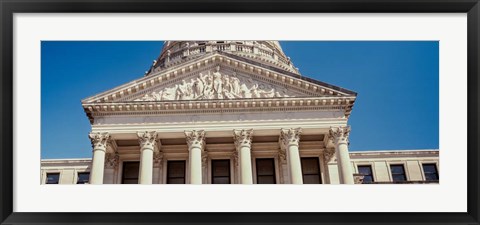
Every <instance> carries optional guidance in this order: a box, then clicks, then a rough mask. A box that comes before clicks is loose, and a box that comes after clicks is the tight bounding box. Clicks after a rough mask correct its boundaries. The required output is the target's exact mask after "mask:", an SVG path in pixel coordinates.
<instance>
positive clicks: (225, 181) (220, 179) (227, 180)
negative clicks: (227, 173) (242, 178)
mask: <svg viewBox="0 0 480 225" xmlns="http://www.w3.org/2000/svg"><path fill="white" fill-rule="evenodd" d="M213 183H214V184H230V177H214V178H213Z"/></svg>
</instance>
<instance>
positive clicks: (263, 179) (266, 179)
mask: <svg viewBox="0 0 480 225" xmlns="http://www.w3.org/2000/svg"><path fill="white" fill-rule="evenodd" d="M257 184H275V177H274V176H257Z"/></svg>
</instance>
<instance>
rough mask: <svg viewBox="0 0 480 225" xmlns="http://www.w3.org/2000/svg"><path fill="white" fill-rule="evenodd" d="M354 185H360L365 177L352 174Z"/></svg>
mask: <svg viewBox="0 0 480 225" xmlns="http://www.w3.org/2000/svg"><path fill="white" fill-rule="evenodd" d="M353 179H354V184H362V183H363V180H364V179H365V176H364V175H363V174H360V173H356V174H353Z"/></svg>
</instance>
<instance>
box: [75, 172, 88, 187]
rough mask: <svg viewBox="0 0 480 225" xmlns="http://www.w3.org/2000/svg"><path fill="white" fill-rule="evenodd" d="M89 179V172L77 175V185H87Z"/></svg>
mask: <svg viewBox="0 0 480 225" xmlns="http://www.w3.org/2000/svg"><path fill="white" fill-rule="evenodd" d="M89 179H90V173H89V172H82V173H78V174H77V184H88V180H89Z"/></svg>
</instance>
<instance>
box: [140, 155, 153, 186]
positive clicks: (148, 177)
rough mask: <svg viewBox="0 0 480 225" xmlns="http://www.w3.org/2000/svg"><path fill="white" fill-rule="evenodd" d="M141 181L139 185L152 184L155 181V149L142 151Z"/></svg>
mask: <svg viewBox="0 0 480 225" xmlns="http://www.w3.org/2000/svg"><path fill="white" fill-rule="evenodd" d="M140 151H141V153H140V174H139V175H140V179H139V181H138V183H139V184H152V181H153V149H151V148H143V149H142V150H140Z"/></svg>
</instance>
